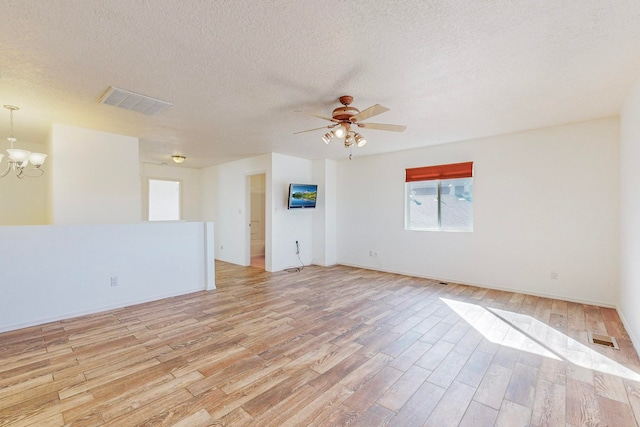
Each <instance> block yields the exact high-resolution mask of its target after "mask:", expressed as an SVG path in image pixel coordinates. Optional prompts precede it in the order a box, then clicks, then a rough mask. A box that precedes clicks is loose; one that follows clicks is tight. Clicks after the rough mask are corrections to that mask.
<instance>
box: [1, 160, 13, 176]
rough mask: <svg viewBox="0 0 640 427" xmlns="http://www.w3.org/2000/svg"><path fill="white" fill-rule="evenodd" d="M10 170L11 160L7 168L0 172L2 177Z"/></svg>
mask: <svg viewBox="0 0 640 427" xmlns="http://www.w3.org/2000/svg"><path fill="white" fill-rule="evenodd" d="M10 170H11V162H8V163H7V167H6V169H5V170H4V171H2V173H0V178H4V177H5V176H7V174H9V171H10Z"/></svg>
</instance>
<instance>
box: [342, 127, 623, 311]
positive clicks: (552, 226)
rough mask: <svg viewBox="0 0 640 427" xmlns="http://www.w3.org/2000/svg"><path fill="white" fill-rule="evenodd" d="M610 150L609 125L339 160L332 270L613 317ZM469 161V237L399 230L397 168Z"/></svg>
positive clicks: (614, 157)
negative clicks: (506, 294) (502, 293)
mask: <svg viewBox="0 0 640 427" xmlns="http://www.w3.org/2000/svg"><path fill="white" fill-rule="evenodd" d="M618 148H619V123H618V120H617V119H616V118H611V119H603V120H596V121H590V122H585V123H578V124H572V125H566V126H558V127H553V128H547V129H539V130H533V131H527V132H521V133H517V134H510V135H503V136H496V137H490V138H484V139H480V140H474V141H466V142H461V143H454V144H444V145H439V146H435V147H428V148H423V149H417V150H410V151H405V152H397V153H392V154H386V155H381V156H371V157H361V158H356V159H354V160H352V161H340V162H338V183H341V185H339V186H338V262H339V263H344V264H350V265H356V266H364V267H369V268H375V269H380V270H387V271H394V272H400V273H405V274H410V275H416V276H425V277H431V278H436V279H444V280H448V281H453V282H459V283H469V284H477V285H481V286H487V287H492V288H499V289H509V290H514V291H520V292H525V293H531V294H539V295H546V296H552V297H557V298H560V299H566V300H573V301H583V302H589V303H596V304H602V305H607V306H613V305H614V304H615V303H616V300H617V299H616V296H617V293H616V289H617V286H618V278H619V269H618V262H619V247H618V241H619V240H618V233H619V228H618V225H619V208H618V184H619V182H618V164H619V160H618ZM465 161H473V162H474V169H475V177H474V232H473V233H447V232H419V231H406V230H404V229H403V220H404V186H405V184H404V173H405V168H409V167H418V166H428V165H436V164H446V163H457V162H465ZM370 250H373V251H376V252H378V254H379V255H378V257H371V256H369V251H370ZM551 270H557V271H558V279H557V280H552V279H551V278H550V273H551Z"/></svg>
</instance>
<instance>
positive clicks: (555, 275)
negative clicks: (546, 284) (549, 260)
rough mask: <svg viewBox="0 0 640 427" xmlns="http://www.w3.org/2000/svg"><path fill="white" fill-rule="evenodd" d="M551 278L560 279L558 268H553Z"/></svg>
mask: <svg viewBox="0 0 640 427" xmlns="http://www.w3.org/2000/svg"><path fill="white" fill-rule="evenodd" d="M551 279H553V280H558V270H551Z"/></svg>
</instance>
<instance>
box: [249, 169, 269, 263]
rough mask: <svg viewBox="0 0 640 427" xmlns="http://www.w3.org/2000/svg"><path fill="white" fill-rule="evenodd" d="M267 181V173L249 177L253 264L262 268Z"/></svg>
mask: <svg viewBox="0 0 640 427" xmlns="http://www.w3.org/2000/svg"><path fill="white" fill-rule="evenodd" d="M266 182H267V174H264V173H261V174H257V175H251V176H250V177H249V186H250V189H251V191H250V194H251V196H250V199H249V204H250V207H249V212H250V215H251V218H250V222H249V227H250V231H251V233H250V235H251V239H250V247H251V265H252V266H253V267H257V268H260V269H262V270H264V268H265V206H266Z"/></svg>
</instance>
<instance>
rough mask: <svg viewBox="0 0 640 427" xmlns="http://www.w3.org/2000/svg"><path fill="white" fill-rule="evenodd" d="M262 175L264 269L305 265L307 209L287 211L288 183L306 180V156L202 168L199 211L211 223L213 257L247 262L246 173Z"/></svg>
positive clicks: (309, 241) (309, 240)
mask: <svg viewBox="0 0 640 427" xmlns="http://www.w3.org/2000/svg"><path fill="white" fill-rule="evenodd" d="M259 173H265V174H266V215H265V216H266V217H265V224H266V228H265V234H266V235H265V269H266V270H267V271H280V270H283V269H285V268H288V267H296V266H300V261H299V260H298V257H297V255H296V245H295V242H296V240H297V241H298V242H299V243H300V250H301V253H300V255H301V259H302V262H303V263H304V264H310V263H311V261H312V258H313V210H302V211H301V210H295V211H290V210H288V209H287V195H288V191H289V184H290V183H292V182H293V183H301V184H305V183H311V182H312V162H311V161H310V160H306V159H300V158H296V157H290V156H284V155H281V154H276V153H272V154H265V155H262V156H257V157H252V158H249V159H244V160H238V161H235V162H229V163H224V164H221V165H216V166H212V167H210V168H205V169H204V170H203V171H202V190H203V200H202V211H203V217H204V219H205V220H213V221H214V222H215V227H216V228H215V235H216V243H215V247H216V257H217V259H219V260H221V261H226V262H231V263H234V264H239V265H249V263H250V244H249V242H250V239H249V237H250V235H249V233H250V230H249V226H248V225H249V222H250V215H249V213H250V212H249V210H248V204H249V198H250V181H249V177H250V176H251V175H255V174H259Z"/></svg>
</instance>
